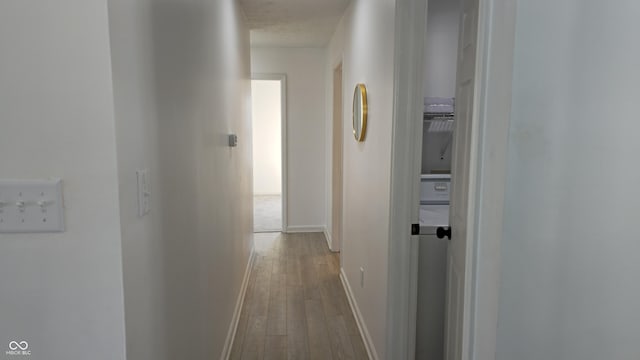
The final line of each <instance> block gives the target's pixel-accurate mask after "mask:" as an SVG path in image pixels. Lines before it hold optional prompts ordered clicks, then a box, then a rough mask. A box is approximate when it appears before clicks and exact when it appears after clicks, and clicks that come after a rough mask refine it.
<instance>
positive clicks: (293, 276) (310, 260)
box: [230, 233, 367, 360]
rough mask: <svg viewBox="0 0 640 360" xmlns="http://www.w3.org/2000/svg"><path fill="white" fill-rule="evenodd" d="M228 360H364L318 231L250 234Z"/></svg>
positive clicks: (333, 260) (335, 267)
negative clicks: (248, 263) (251, 258)
mask: <svg viewBox="0 0 640 360" xmlns="http://www.w3.org/2000/svg"><path fill="white" fill-rule="evenodd" d="M255 251H256V259H255V264H254V267H253V271H252V273H251V278H250V280H249V285H248V289H247V294H246V296H245V300H244V306H243V309H242V314H241V316H240V321H239V324H238V329H237V331H236V337H235V340H234V344H233V348H232V351H231V357H230V358H231V359H287V358H288V359H322V360H326V359H367V353H366V350H365V347H364V344H363V342H362V338H361V337H360V335H359V332H358V327H357V325H356V322H355V319H354V317H353V315H352V313H351V308H350V307H349V303H348V301H347V297H346V295H345V292H344V289H343V287H342V284H341V282H340V276H339V271H340V270H339V269H340V265H339V261H340V260H339V255H338V254H335V253H331V252H330V251H329V249H328V248H327V244H326V241H325V238H324V235H323V234H322V233H305V234H281V233H277V234H276V233H271V234H255Z"/></svg>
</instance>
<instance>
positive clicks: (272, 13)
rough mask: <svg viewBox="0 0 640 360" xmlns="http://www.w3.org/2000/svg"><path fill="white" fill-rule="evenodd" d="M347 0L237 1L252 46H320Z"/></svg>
mask: <svg viewBox="0 0 640 360" xmlns="http://www.w3.org/2000/svg"><path fill="white" fill-rule="evenodd" d="M349 3H350V0H240V4H241V6H242V8H243V10H244V13H245V15H246V16H247V21H248V24H249V28H250V29H251V45H253V46H309V47H312V46H318V47H319V46H324V45H326V44H327V43H328V42H329V40H330V39H331V35H333V32H334V30H335V27H336V25H337V24H338V22H339V21H340V18H341V17H342V14H343V13H344V11H345V10H346V8H347V6H349Z"/></svg>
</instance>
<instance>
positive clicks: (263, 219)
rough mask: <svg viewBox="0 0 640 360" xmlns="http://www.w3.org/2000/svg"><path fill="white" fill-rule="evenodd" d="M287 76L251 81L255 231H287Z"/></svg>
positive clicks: (260, 78)
mask: <svg viewBox="0 0 640 360" xmlns="http://www.w3.org/2000/svg"><path fill="white" fill-rule="evenodd" d="M285 96H286V92H285V78H284V76H283V75H254V76H253V79H252V80H251V103H252V128H253V139H252V142H253V230H254V232H256V233H264V232H281V231H285V230H286V216H285V214H286V177H285V174H286V161H285V160H286V157H285V146H284V144H285V143H286V131H285V129H286V117H285V113H286V106H285V104H286V102H285Z"/></svg>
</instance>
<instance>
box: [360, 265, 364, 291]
mask: <svg viewBox="0 0 640 360" xmlns="http://www.w3.org/2000/svg"><path fill="white" fill-rule="evenodd" d="M360 287H361V288H363V287H364V268H363V267H361V268H360Z"/></svg>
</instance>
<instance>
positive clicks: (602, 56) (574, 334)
mask: <svg viewBox="0 0 640 360" xmlns="http://www.w3.org/2000/svg"><path fill="white" fill-rule="evenodd" d="M517 11H518V13H517V14H518V19H517V23H516V27H517V31H516V49H515V62H514V80H513V108H512V119H511V124H512V127H511V129H510V135H509V141H510V144H509V159H508V171H507V174H508V176H507V192H506V200H505V201H506V202H505V206H506V208H505V214H506V218H505V227H504V239H503V242H502V249H501V251H502V256H501V257H502V287H501V292H500V308H499V318H498V347H497V359H500V360H502V359H504V360H510V359H519V360H529V359H531V360H533V359H563V360H578V359H579V360H600V359H637V358H638V356H639V354H640V347H639V345H638V344H640V311H638V304H640V282H639V281H638V273H639V272H640V261H638V254H640V241H638V239H640V228H639V227H638V214H640V201H638V200H639V199H640V187H638V184H640V168H639V167H638V166H637V163H638V161H637V157H638V154H639V153H640V142H639V141H638V133H640V123H639V122H638V106H637V103H638V100H637V97H638V96H637V95H638V93H639V91H640V85H639V84H640V68H639V67H638V64H640V48H639V47H638V46H631V45H630V44H635V43H637V34H638V33H639V32H640V23H639V22H638V21H637V15H638V14H639V13H640V3H638V2H637V1H631V0H623V1H617V2H615V4H612V3H609V2H606V3H605V2H584V1H577V0H574V1H566V2H557V1H552V0H519V1H518V8H517Z"/></svg>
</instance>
